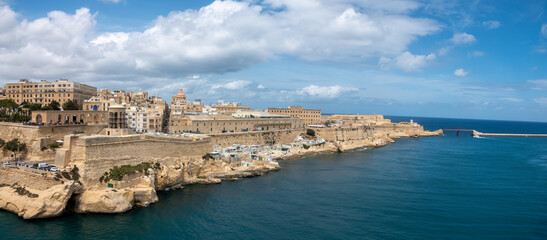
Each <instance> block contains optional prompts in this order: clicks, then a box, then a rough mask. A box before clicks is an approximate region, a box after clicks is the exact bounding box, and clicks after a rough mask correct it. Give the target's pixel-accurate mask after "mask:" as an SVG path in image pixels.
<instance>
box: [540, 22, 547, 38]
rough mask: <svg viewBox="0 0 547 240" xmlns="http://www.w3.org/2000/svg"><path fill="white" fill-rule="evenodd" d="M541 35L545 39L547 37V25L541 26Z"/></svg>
mask: <svg viewBox="0 0 547 240" xmlns="http://www.w3.org/2000/svg"><path fill="white" fill-rule="evenodd" d="M541 35H543V37H547V23H544V24H543V25H541Z"/></svg>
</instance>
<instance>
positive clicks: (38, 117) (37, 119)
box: [36, 114, 42, 123]
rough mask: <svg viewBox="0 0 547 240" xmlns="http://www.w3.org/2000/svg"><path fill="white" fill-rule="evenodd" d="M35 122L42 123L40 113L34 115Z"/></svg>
mask: <svg viewBox="0 0 547 240" xmlns="http://www.w3.org/2000/svg"><path fill="white" fill-rule="evenodd" d="M36 123H42V114H38V115H36Z"/></svg>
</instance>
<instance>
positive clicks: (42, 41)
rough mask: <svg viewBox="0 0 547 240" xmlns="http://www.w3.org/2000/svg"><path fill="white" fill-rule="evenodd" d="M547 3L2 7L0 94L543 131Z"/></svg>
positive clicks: (317, 0) (317, 1) (110, 0)
mask: <svg viewBox="0 0 547 240" xmlns="http://www.w3.org/2000/svg"><path fill="white" fill-rule="evenodd" d="M546 10H547V0H526V1H509V0H507V1H504V0H491V1H486V0H482V1H480V0H463V1H457V0H454V1H449V0H431V1H425V0H391V1H385V0H298V1H294V0H247V1H235V0H234V1H232V0H225V1H205V0H176V1H170V0H162V1H142V0H140V1H139V0H56V1H42V0H20V1H19V0H0V85H4V84H6V83H10V82H15V81H18V80H19V79H23V78H24V79H29V80H33V81H38V80H42V79H44V80H50V81H52V80H56V79H60V78H63V79H69V80H73V81H76V82H81V83H86V84H89V85H92V86H95V87H97V88H99V89H100V88H108V89H112V90H118V89H125V90H128V91H138V90H139V89H143V90H144V91H148V92H149V94H151V95H156V96H160V97H162V98H164V99H166V100H167V101H170V99H171V96H173V95H175V94H176V93H177V92H178V89H179V88H184V92H185V93H186V95H187V98H188V99H190V100H193V99H201V100H202V101H203V102H204V103H206V104H209V103H216V101H217V100H219V99H222V100H224V101H225V102H233V101H237V102H242V103H243V105H245V106H251V107H253V108H261V109H265V108H268V107H287V106H290V105H302V106H304V107H306V108H320V109H322V110H323V113H347V114H357V113H359V114H385V115H396V116H424V117H449V118H473V119H497V120H519V121H543V122H546V121H547V13H546V12H545V11H546Z"/></svg>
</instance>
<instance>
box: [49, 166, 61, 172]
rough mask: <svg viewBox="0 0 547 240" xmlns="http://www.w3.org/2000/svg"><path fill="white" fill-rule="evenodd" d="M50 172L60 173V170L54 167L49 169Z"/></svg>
mask: <svg viewBox="0 0 547 240" xmlns="http://www.w3.org/2000/svg"><path fill="white" fill-rule="evenodd" d="M49 171H50V172H60V171H61V170H60V169H58V168H56V167H52V168H50V169H49Z"/></svg>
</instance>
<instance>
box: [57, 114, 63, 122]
mask: <svg viewBox="0 0 547 240" xmlns="http://www.w3.org/2000/svg"><path fill="white" fill-rule="evenodd" d="M61 120H62V117H61V114H57V123H61Z"/></svg>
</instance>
